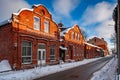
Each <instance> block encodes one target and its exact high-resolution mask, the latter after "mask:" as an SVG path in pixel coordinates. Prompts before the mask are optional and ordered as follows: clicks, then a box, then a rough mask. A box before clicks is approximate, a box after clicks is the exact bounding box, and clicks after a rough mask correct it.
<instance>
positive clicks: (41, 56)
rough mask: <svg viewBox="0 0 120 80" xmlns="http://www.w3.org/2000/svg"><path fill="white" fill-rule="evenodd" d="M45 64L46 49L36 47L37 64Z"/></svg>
mask: <svg viewBox="0 0 120 80" xmlns="http://www.w3.org/2000/svg"><path fill="white" fill-rule="evenodd" d="M45 64H46V51H45V49H38V65H45Z"/></svg>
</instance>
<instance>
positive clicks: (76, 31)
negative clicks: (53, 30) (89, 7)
mask: <svg viewBox="0 0 120 80" xmlns="http://www.w3.org/2000/svg"><path fill="white" fill-rule="evenodd" d="M58 26H59V25H58ZM59 29H60V30H61V32H60V59H61V60H63V61H71V60H75V61H78V60H83V59H84V41H85V39H84V37H83V35H82V33H81V30H80V28H79V26H78V25H74V26H72V27H71V28H64V27H62V26H59Z"/></svg>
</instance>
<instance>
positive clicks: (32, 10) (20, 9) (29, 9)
mask: <svg viewBox="0 0 120 80" xmlns="http://www.w3.org/2000/svg"><path fill="white" fill-rule="evenodd" d="M23 10H28V11H33V9H29V8H22V9H20V10H19V11H18V13H13V14H14V15H19V14H20V13H21V12H22V11H23Z"/></svg>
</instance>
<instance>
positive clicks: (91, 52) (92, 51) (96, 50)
mask: <svg viewBox="0 0 120 80" xmlns="http://www.w3.org/2000/svg"><path fill="white" fill-rule="evenodd" d="M103 55H104V52H103V49H102V48H101V47H98V46H95V45H92V44H89V43H86V42H85V52H84V57H85V58H88V59H89V58H96V57H100V56H101V57H103Z"/></svg>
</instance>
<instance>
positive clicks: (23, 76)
mask: <svg viewBox="0 0 120 80" xmlns="http://www.w3.org/2000/svg"><path fill="white" fill-rule="evenodd" d="M98 59H101V58H94V59H84V60H83V61H78V62H72V63H63V64H58V65H53V66H45V67H37V68H34V69H28V70H25V71H23V70H20V71H10V72H5V73H0V80H33V79H36V78H39V77H42V76H45V75H49V74H52V73H56V72H59V71H64V70H66V69H70V68H73V67H76V66H79V65H83V64H87V63H89V62H92V61H96V60H98ZM116 65H117V59H116V58H113V59H112V60H111V61H110V62H109V63H108V64H107V65H105V67H103V68H102V69H101V70H100V71H97V72H95V73H94V75H93V78H92V79H91V80H101V79H108V78H109V80H113V79H114V78H115V74H114V72H115V70H116ZM108 73H111V74H108ZM103 74H104V76H103Z"/></svg>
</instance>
